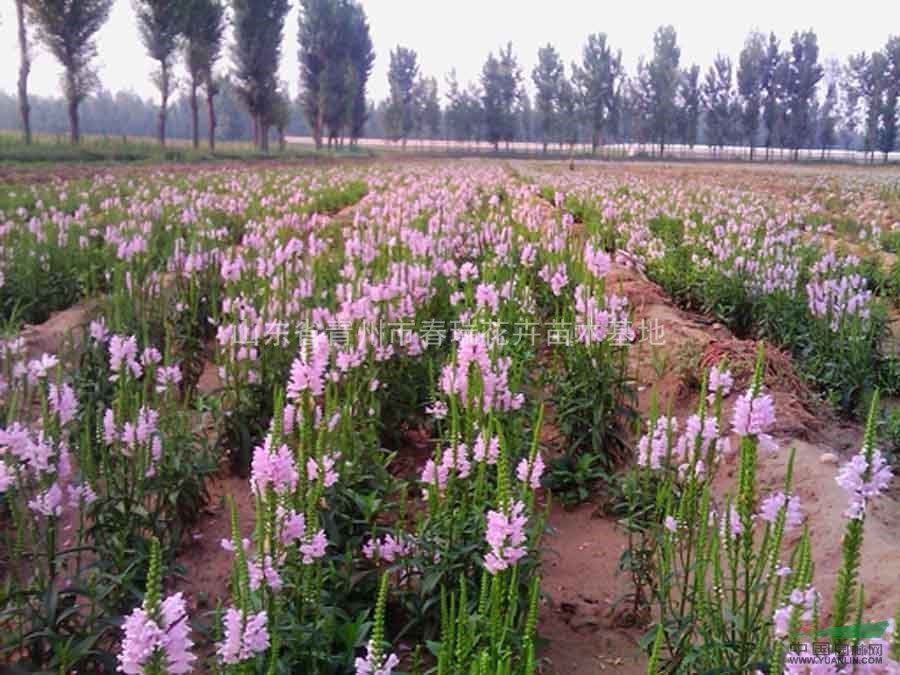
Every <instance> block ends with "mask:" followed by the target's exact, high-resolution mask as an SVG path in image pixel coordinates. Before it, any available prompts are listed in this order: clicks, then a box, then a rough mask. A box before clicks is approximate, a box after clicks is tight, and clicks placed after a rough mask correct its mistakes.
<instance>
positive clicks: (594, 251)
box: [584, 242, 612, 279]
mask: <svg viewBox="0 0 900 675" xmlns="http://www.w3.org/2000/svg"><path fill="white" fill-rule="evenodd" d="M584 265H585V267H587V270H588V272H590V273H591V274H592V275H594V276H595V277H596V278H598V279H602V278H603V277H605V276H606V275H607V274H609V270H610V268H611V267H612V261H611V260H610V257H609V254H608V253H607V252H606V251H604V250H603V249H601V248H594V247H593V246H591V243H590V242H586V243H585V245H584Z"/></svg>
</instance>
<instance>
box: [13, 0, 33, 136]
mask: <svg viewBox="0 0 900 675" xmlns="http://www.w3.org/2000/svg"><path fill="white" fill-rule="evenodd" d="M16 17H17V18H18V21H19V54H20V60H19V112H20V113H21V115H22V131H23V132H24V134H25V144H26V145H31V105H29V103H28V73H29V72H30V71H31V57H30V56H29V54H28V33H27V32H26V30H25V0H16Z"/></svg>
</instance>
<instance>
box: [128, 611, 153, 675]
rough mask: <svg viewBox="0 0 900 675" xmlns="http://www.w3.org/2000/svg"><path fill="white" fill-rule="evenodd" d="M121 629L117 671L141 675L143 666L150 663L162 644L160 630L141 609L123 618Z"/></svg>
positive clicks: (129, 674)
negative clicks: (122, 638) (122, 636)
mask: <svg viewBox="0 0 900 675" xmlns="http://www.w3.org/2000/svg"><path fill="white" fill-rule="evenodd" d="M122 627H123V629H124V631H125V639H124V640H123V641H122V651H121V652H120V653H119V670H121V671H122V672H123V673H126V674H127V675H143V672H144V665H145V664H146V663H147V662H148V661H150V659H151V657H152V656H153V654H154V653H155V652H156V650H157V649H159V646H160V643H161V642H162V636H163V632H162V629H160V627H159V626H158V625H157V624H156V622H155V621H153V620H152V619H150V617H148V616H147V614H146V612H144V610H143V608H141V607H137V608H135V609H134V611H132V612H131V614H129V615H128V616H127V617H125V623H124V624H123V626H122Z"/></svg>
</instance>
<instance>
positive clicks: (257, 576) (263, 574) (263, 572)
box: [247, 555, 283, 592]
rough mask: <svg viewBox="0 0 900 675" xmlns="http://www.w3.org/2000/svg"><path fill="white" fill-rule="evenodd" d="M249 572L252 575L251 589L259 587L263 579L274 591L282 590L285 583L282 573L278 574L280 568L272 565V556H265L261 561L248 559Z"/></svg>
mask: <svg viewBox="0 0 900 675" xmlns="http://www.w3.org/2000/svg"><path fill="white" fill-rule="evenodd" d="M247 573H248V575H249V577H250V590H252V591H255V590H256V589H258V588H259V587H260V586H261V585H262V582H263V581H265V582H266V585H267V586H268V587H269V588H271V589H272V590H273V591H276V592H277V591H280V590H281V587H282V585H283V583H282V581H281V575H280V574H278V570H276V569H275V567H274V566H273V565H272V557H271V556H268V555H267V556H264V557H263V558H262V560H261V561H260V560H248V561H247Z"/></svg>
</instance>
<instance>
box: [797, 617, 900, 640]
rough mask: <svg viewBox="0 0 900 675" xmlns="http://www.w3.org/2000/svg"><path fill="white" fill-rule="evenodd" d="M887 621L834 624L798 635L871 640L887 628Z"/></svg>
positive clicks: (879, 635)
mask: <svg viewBox="0 0 900 675" xmlns="http://www.w3.org/2000/svg"><path fill="white" fill-rule="evenodd" d="M887 627H888V622H887V621H877V622H875V623H858V624H851V625H849V626H835V627H834V628H823V629H822V630H815V631H809V632H806V633H800V635H812V636H814V637H831V638H846V639H848V640H857V639H859V640H871V639H873V638H880V637H881V636H882V635H884V631H886V630H887Z"/></svg>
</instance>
